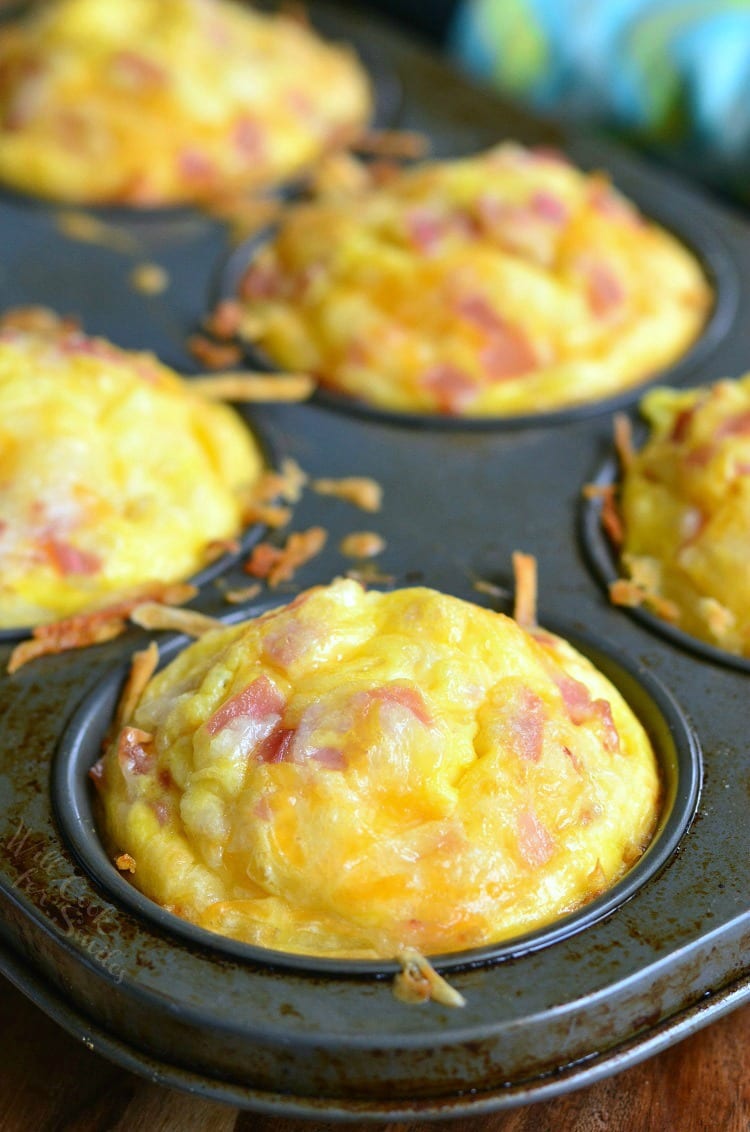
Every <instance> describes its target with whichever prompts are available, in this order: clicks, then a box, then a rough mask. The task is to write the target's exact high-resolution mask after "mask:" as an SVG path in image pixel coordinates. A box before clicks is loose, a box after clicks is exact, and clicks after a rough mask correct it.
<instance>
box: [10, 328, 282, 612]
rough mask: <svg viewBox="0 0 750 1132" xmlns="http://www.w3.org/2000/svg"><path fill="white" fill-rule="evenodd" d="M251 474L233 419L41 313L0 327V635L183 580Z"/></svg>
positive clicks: (255, 459)
mask: <svg viewBox="0 0 750 1132" xmlns="http://www.w3.org/2000/svg"><path fill="white" fill-rule="evenodd" d="M262 468H263V462H262V459H261V455H260V453H259V451H258V449H257V446H256V444H255V442H254V441H253V439H252V437H251V436H250V434H249V432H248V431H247V428H246V426H245V425H244V424H243V422H242V420H241V418H240V417H239V416H237V415H236V414H235V413H234V412H233V410H231V409H230V408H229V407H228V406H226V405H222V404H216V403H213V402H211V401H209V400H208V399H207V398H206V397H202V396H199V395H198V394H197V393H193V392H192V391H191V389H190V385H189V383H188V382H183V381H182V380H181V379H180V378H179V377H178V376H177V374H175V373H173V372H172V371H171V370H169V369H168V368H167V367H166V366H163V365H161V364H160V363H159V362H158V361H157V359H156V358H155V357H154V356H153V355H152V354H148V353H138V352H130V351H126V350H121V349H118V347H116V346H113V345H112V344H111V343H109V342H107V341H106V340H105V339H103V338H91V337H87V336H86V335H85V334H83V333H82V332H81V331H80V330H78V329H77V328H76V327H75V326H73V325H71V324H69V323H66V322H64V321H62V320H58V319H56V318H55V316H54V315H52V314H47V315H44V314H41V313H38V312H37V313H32V314H31V315H30V316H29V317H26V318H25V317H23V316H22V315H19V316H18V317H17V318H16V319H15V320H14V319H13V317H10V316H9V317H8V318H7V319H6V320H5V321H4V322H3V323H0V627H2V628H12V627H20V626H29V625H38V624H42V623H44V622H47V621H52V620H55V619H57V618H61V617H67V616H69V615H71V614H74V613H78V612H80V611H82V610H89V609H92V608H96V607H100V606H101V605H103V604H104V603H106V601H107V600H108V599H111V598H113V597H116V596H118V595H121V594H122V593H124V592H126V591H128V590H130V589H131V588H133V587H136V586H140V585H141V584H143V583H145V582H149V581H159V582H168V581H174V580H176V579H182V578H186V577H187V576H188V575H190V574H193V573H194V572H195V571H196V570H198V569H200V568H201V567H202V566H204V565H205V564H206V563H207V561H208V560H209V557H210V555H211V554H212V548H213V544H214V543H216V542H219V543H220V542H221V541H222V540H227V539H231V538H234V537H235V536H236V535H237V534H238V533H239V532H240V531H241V528H242V525H243V506H244V499H245V496H246V495H247V494H248V489H249V487H250V485H251V484H252V483H254V482H255V481H256V480H257V478H258V476H259V475H260V473H261V471H262Z"/></svg>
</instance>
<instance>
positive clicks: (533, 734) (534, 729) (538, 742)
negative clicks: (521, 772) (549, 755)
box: [510, 688, 545, 763]
mask: <svg viewBox="0 0 750 1132" xmlns="http://www.w3.org/2000/svg"><path fill="white" fill-rule="evenodd" d="M544 716H545V711H544V701H543V700H542V698H541V696H539V695H537V693H536V692H534V691H533V690H532V689H531V688H524V689H523V691H522V693H521V695H520V697H519V700H518V704H517V706H516V708H515V712H514V714H513V715H512V716H511V719H510V730H511V733H512V736H513V743H514V746H515V748H516V750H517V751H518V754H519V755H520V756H521V758H522V759H527V760H528V761H529V762H532V763H538V762H539V760H540V759H541V757H542V751H543V748H544Z"/></svg>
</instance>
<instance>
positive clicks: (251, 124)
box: [232, 116, 266, 160]
mask: <svg viewBox="0 0 750 1132" xmlns="http://www.w3.org/2000/svg"><path fill="white" fill-rule="evenodd" d="M232 140H233V142H234V145H235V148H236V149H237V151H238V152H239V153H240V154H242V156H243V157H246V158H248V159H254V160H259V159H260V158H261V157H262V156H263V153H264V150H265V141H266V139H265V134H264V132H263V127H262V126H261V125H260V123H259V122H257V121H256V119H255V118H249V117H247V116H245V117H244V118H240V119H239V120H238V121H237V122H236V124H235V127H234V130H233V132H232Z"/></svg>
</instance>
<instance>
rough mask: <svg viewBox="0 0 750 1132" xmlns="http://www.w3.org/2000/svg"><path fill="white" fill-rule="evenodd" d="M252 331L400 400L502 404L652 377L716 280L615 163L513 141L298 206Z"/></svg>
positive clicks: (261, 343)
mask: <svg viewBox="0 0 750 1132" xmlns="http://www.w3.org/2000/svg"><path fill="white" fill-rule="evenodd" d="M238 297H239V299H240V300H241V302H242V304H243V306H244V309H245V312H246V313H245V318H244V320H241V321H238V322H237V325H238V328H239V334H240V336H243V335H244V336H245V337H247V338H248V339H249V340H251V341H252V343H253V345H254V346H256V347H259V348H260V349H262V350H263V351H264V352H265V354H266V355H267V356H268V357H270V358H271V359H272V360H273V362H274V363H275V364H276V365H278V366H279V367H280V368H283V369H294V370H301V371H303V372H308V373H312V374H313V375H314V376H315V377H316V378H317V379H318V380H319V381H320V382H321V384H323V385H326V386H329V387H330V388H332V389H335V390H337V391H339V392H343V393H345V394H348V395H350V396H352V397H354V398H357V399H359V400H361V401H364V402H366V403H368V404H371V405H374V406H378V407H382V408H387V409H393V410H396V411H416V412H424V413H428V414H443V415H449V416H463V415H468V416H488V415H489V416H492V415H498V416H504V415H509V416H512V415H517V414H521V413H535V412H541V411H546V410H552V409H559V408H562V407H566V406H571V405H580V404H583V403H586V402H590V401H596V400H599V399H601V398H604V397H607V396H610V395H612V394H615V393H617V392H619V391H621V390H623V389H627V388H630V387H631V386H633V385H637V384H638V383H640V382H642V381H644V380H645V379H646V378H648V377H650V376H651V375H652V374H654V373H656V372H658V371H659V370H661V369H663V368H664V367H666V366H668V365H670V364H671V363H672V362H674V361H675V360H676V359H678V358H680V357H681V356H682V355H683V354H684V353H685V352H686V351H687V350H688V348H689V347H690V346H691V345H692V343H693V342H694V341H695V339H696V338H697V337H698V335H699V334H700V333H701V330H702V328H703V326H704V324H705V322H706V318H707V316H708V314H709V312H710V309H711V306H712V301H713V300H712V293H711V288H710V287H709V285H708V282H707V280H706V278H705V276H704V274H703V271H702V269H701V267H700V265H699V263H698V262H697V260H696V259H695V257H694V256H693V255H692V253H691V252H690V251H689V250H688V249H687V248H685V247H684V246H683V245H682V244H681V243H680V242H679V241H678V240H677V239H676V238H675V237H674V236H672V235H671V234H670V233H669V232H667V231H666V230H665V229H663V228H661V227H659V226H658V225H657V224H655V223H652V222H650V221H648V220H647V219H646V218H644V217H643V216H642V215H641V214H640V213H639V211H638V210H637V208H636V207H635V206H634V205H633V204H631V203H630V202H629V201H627V200H626V199H625V198H624V197H623V196H621V195H620V194H619V193H618V192H617V191H616V190H615V189H614V188H613V186H612V185H611V184H610V182H609V180H608V179H607V178H606V177H605V176H604V175H603V174H601V173H596V174H590V175H587V174H584V173H582V172H580V171H579V170H577V169H575V168H574V167H573V166H572V165H571V164H569V163H568V162H567V161H566V160H564V159H563V158H562V157H561V156H560V155H558V154H550V153H549V152H547V151H540V150H532V149H528V148H523V147H521V146H519V145H515V144H511V143H505V144H501V145H498V146H496V147H495V148H494V149H491V150H489V151H487V152H485V153H482V154H479V155H477V156H473V157H468V158H463V159H459V160H453V161H441V162H437V161H436V162H429V163H424V164H421V165H417V166H412V167H410V168H408V169H406V170H405V171H402V172H401V173H399V174H397V175H396V176H394V177H391V178H390V179H389V180H387V181H386V182H385V183H382V184H381V183H379V182H377V181H376V182H374V183H373V182H372V181H370V180H367V181H366V182H365V184H364V186H363V187H359V186H357V185H356V184H355V185H354V186H353V187H352V188H351V189H346V188H344V189H340V188H338V189H336V190H335V191H330V192H324V193H323V194H322V195H320V196H319V198H318V199H316V200H313V201H311V202H305V203H301V204H299V205H297V206H295V207H293V208H290V209H288V210H287V211H286V213H285V214H284V216H283V217H282V218H281V220H280V222H279V225H278V227H277V229H276V232H275V234H274V235H273V237H272V238H271V240H270V242H268V243H266V245H264V246H262V247H261V248H259V249H258V250H256V252H255V254H254V255H253V258H252V261H251V263H250V264H249V266H248V268H247V270H246V272H245V275H244V278H243V279H242V281H241V283H240V287H239V294H238Z"/></svg>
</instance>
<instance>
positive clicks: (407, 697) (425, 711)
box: [362, 684, 433, 727]
mask: <svg viewBox="0 0 750 1132" xmlns="http://www.w3.org/2000/svg"><path fill="white" fill-rule="evenodd" d="M362 695H363V702H364V706H365V711H369V709H370V708H371V707H372V706H373V705H374V704H378V703H386V704H398V705H399V706H400V707H402V708H405V709H406V710H407V711H409V712H411V714H412V715H413V716H414V717H415V718H416V719H418V720H419V722H420V723H422V724H424V726H425V727H431V726H432V722H433V719H432V715H431V714H430V710H429V708H428V707H427V704H426V703H425V700H424V696H423V695H422V693H421V692H420V691H419V689H418V688H408V687H406V686H405V685H403V684H384V685H383V687H382V688H371V689H369V690H368V691H367V692H364V693H362Z"/></svg>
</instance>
